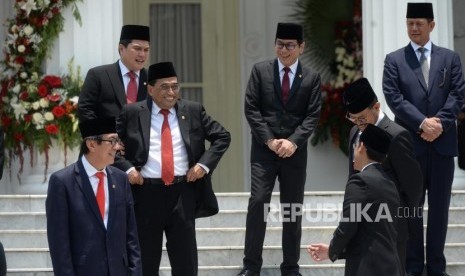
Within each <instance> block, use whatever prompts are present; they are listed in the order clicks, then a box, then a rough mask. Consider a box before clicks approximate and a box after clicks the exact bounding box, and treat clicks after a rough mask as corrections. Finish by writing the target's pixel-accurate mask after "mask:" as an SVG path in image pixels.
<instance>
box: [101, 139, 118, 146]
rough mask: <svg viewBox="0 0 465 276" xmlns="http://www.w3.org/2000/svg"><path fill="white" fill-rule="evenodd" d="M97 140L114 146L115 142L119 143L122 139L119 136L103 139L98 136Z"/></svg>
mask: <svg viewBox="0 0 465 276" xmlns="http://www.w3.org/2000/svg"><path fill="white" fill-rule="evenodd" d="M97 140H98V141H103V142H108V143H110V144H111V146H112V147H114V146H115V145H116V144H121V143H122V141H121V139H120V138H110V139H103V138H98V139H97Z"/></svg>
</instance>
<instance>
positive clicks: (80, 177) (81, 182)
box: [76, 159, 105, 228]
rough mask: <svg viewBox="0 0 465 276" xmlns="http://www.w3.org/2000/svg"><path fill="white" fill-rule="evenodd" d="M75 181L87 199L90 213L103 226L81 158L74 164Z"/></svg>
mask: <svg viewBox="0 0 465 276" xmlns="http://www.w3.org/2000/svg"><path fill="white" fill-rule="evenodd" d="M76 182H77V184H78V186H79V188H80V189H81V191H82V193H83V194H84V197H85V198H86V200H87V203H88V204H89V206H90V209H91V210H92V213H93V214H94V216H95V219H97V221H99V223H100V224H101V226H102V227H103V228H105V225H104V224H103V220H102V216H101V215H100V211H99V209H98V205H97V200H96V199H95V194H94V191H93V190H92V185H91V184H90V181H89V177H88V176H87V173H86V170H85V169H84V165H83V164H82V159H79V160H78V162H77V166H76Z"/></svg>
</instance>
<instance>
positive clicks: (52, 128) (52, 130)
mask: <svg viewBox="0 0 465 276" xmlns="http://www.w3.org/2000/svg"><path fill="white" fill-rule="evenodd" d="M45 131H46V132H47V133H48V134H52V135H56V134H57V133H58V126H57V125H55V124H49V125H46V126H45Z"/></svg>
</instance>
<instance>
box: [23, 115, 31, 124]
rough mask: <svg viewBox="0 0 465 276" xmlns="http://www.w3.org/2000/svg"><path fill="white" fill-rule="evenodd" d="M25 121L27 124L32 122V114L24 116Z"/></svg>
mask: <svg viewBox="0 0 465 276" xmlns="http://www.w3.org/2000/svg"><path fill="white" fill-rule="evenodd" d="M24 121H25V122H27V123H29V122H30V121H32V115H31V114H26V115H24Z"/></svg>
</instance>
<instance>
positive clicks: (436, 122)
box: [421, 117, 443, 142]
mask: <svg viewBox="0 0 465 276" xmlns="http://www.w3.org/2000/svg"><path fill="white" fill-rule="evenodd" d="M421 129H422V130H423V132H422V133H421V138H422V139H423V140H425V141H428V142H433V141H434V140H436V139H437V138H438V137H439V136H440V135H441V134H442V131H443V130H442V124H441V119H439V118H437V117H432V118H426V119H425V121H424V122H423V125H422V126H421Z"/></svg>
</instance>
